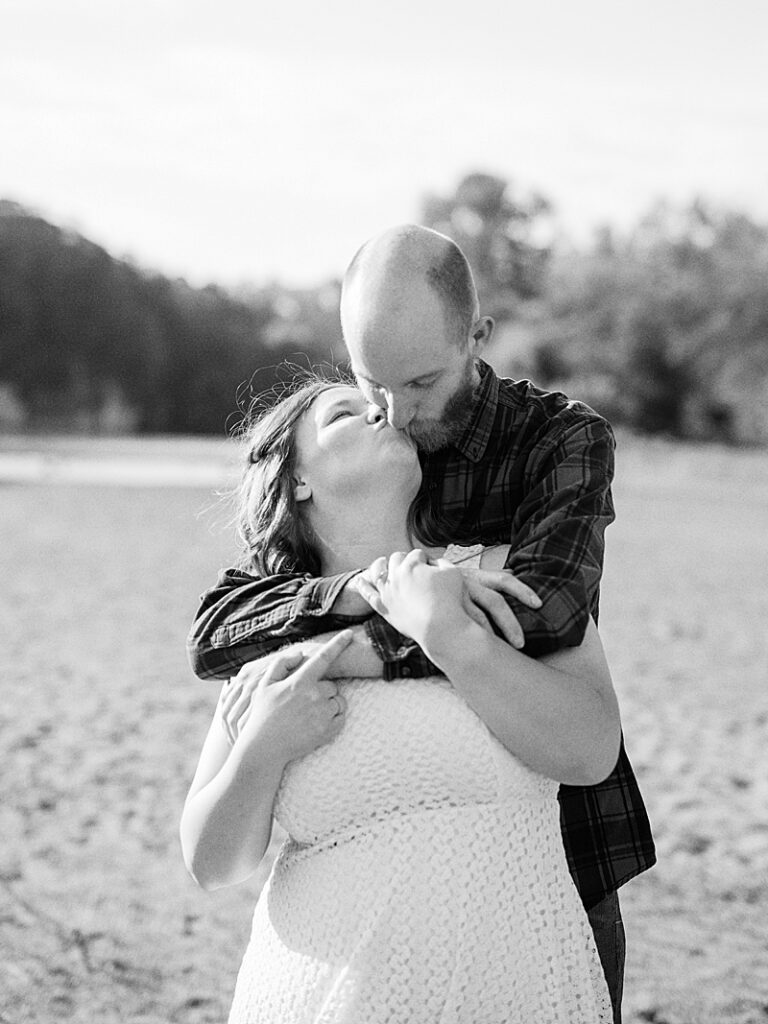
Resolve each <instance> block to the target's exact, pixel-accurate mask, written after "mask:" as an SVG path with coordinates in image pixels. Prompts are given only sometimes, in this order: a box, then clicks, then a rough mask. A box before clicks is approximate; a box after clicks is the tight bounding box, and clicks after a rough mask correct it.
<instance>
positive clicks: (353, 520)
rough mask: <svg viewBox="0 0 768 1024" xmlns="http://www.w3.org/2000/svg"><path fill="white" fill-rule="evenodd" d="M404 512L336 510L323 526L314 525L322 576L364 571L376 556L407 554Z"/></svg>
mask: <svg viewBox="0 0 768 1024" xmlns="http://www.w3.org/2000/svg"><path fill="white" fill-rule="evenodd" d="M407 519H408V517H407V510H403V509H398V508H392V507H391V506H390V507H384V508H382V507H381V506H380V505H379V506H377V507H375V508H369V509H365V508H360V507H355V504H354V503H352V507H351V508H348V509H346V510H343V511H342V510H339V513H338V514H337V515H335V516H329V517H327V519H326V522H325V523H322V522H321V523H317V522H316V523H314V524H313V527H314V532H315V536H316V537H317V539H318V542H319V547H320V560H321V571H322V574H323V576H333V575H336V573H340V572H350V571H351V570H353V569H364V568H365V567H366V566H367V565H370V564H371V562H373V561H374V559H376V558H379V556H380V555H387V556H389V555H391V554H392V552H393V551H410V550H411V548H413V547H414V546H415V542H414V541H413V539H412V538H411V536H410V535H409V533H408V521H407Z"/></svg>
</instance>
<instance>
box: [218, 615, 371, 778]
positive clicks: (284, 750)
mask: <svg viewBox="0 0 768 1024" xmlns="http://www.w3.org/2000/svg"><path fill="white" fill-rule="evenodd" d="M351 640H352V631H351V630H344V631H343V632H341V633H338V634H336V635H335V636H334V637H332V638H331V639H330V640H328V641H327V642H326V643H324V644H322V645H321V646H320V647H319V648H318V650H317V651H315V653H314V654H312V655H311V656H310V657H306V655H305V654H304V653H303V652H302V651H301V650H297V649H293V650H287V651H282V652H279V653H277V654H275V655H273V656H272V657H271V658H270V660H269V663H268V664H267V665H266V667H265V665H264V663H263V662H249V663H248V664H246V665H244V666H243V667H242V668H241V669H240V672H239V673H238V674H237V676H235V677H234V678H233V679H232V680H230V682H229V683H228V684H227V685H226V686H225V687H224V689H223V690H222V695H221V698H220V705H219V708H220V713H221V719H222V723H223V724H224V729H225V731H226V733H227V735H228V737H229V740H230V743H231V744H232V745H233V746H234V745H235V744H240V745H241V746H242V747H244V748H247V747H249V746H251V745H252V744H254V743H255V742H256V741H257V740H258V744H259V747H260V749H261V752H262V753H263V752H264V751H267V750H268V751H270V752H272V753H273V754H274V756H275V757H276V758H277V759H279V760H280V761H281V762H283V763H286V764H287V763H288V761H292V760H294V759H295V758H297V757H303V756H304V755H305V754H309V753H311V752H312V751H313V750H316V749H317V748H318V747H320V746H323V744H325V743H328V742H329V741H330V740H332V739H333V738H334V736H336V735H337V733H338V732H339V731H340V730H341V727H342V725H343V724H344V716H345V712H346V706H347V705H346V701H345V699H344V697H342V695H341V694H340V693H339V687H338V684H337V683H335V682H334V681H332V680H330V679H326V678H325V673H326V672H327V670H328V669H329V668H330V666H331V665H332V663H333V662H334V661H335V659H336V658H337V657H338V656H339V654H340V653H341V652H342V651H343V650H344V649H345V648H346V647H347V646H348V645H349V644H350V642H351Z"/></svg>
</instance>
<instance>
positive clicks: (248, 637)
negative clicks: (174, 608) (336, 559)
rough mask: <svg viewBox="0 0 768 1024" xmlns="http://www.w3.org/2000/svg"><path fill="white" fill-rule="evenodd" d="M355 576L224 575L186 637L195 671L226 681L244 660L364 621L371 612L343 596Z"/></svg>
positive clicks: (238, 572)
mask: <svg viewBox="0 0 768 1024" xmlns="http://www.w3.org/2000/svg"><path fill="white" fill-rule="evenodd" d="M355 575H356V574H355V573H342V574H340V575H338V576H331V577H328V578H327V579H313V578H312V577H311V576H307V575H299V574H297V575H289V574H282V575H279V576H269V577H264V578H262V577H259V576H254V575H253V574H252V573H249V572H245V571H243V570H241V569H226V570H224V571H223V572H222V573H221V574H220V575H219V578H218V580H217V582H216V584H215V586H213V587H212V588H211V589H210V590H208V591H207V592H206V593H205V594H204V595H203V596H202V598H201V602H200V607H199V608H198V611H197V614H196V616H195V620H194V622H193V623H192V628H191V630H190V632H189V636H188V637H187V652H188V654H189V660H190V663H191V665H192V669H193V671H194V672H195V674H196V675H198V676H200V678H201V679H215V678H219V679H224V678H227V677H228V676H231V675H234V674H235V672H237V671H238V669H240V667H241V666H242V665H244V664H245V663H246V662H247V661H253V660H254V659H256V658H260V657H262V656H263V655H265V654H270V653H271V652H272V651H275V650H277V649H278V648H279V647H283V646H284V645H285V644H287V643H290V642H291V641H295V640H304V639H306V638H309V637H313V636H318V635H320V634H321V633H328V632H330V631H332V630H337V629H343V628H345V627H346V626H349V625H351V624H354V623H357V622H361V621H363V620H364V619H366V618H368V617H369V616H370V615H371V609H370V608H367V607H364V602H363V601H362V599H359V598H358V601H357V602H354V603H353V602H352V601H350V598H349V596H348V595H347V594H346V591H347V590H348V589H349V588H348V587H347V584H348V583H349V582H350V581H351V580H352V578H353V577H354V576H355ZM353 599H354V595H353Z"/></svg>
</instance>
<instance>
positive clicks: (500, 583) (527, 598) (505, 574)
mask: <svg viewBox="0 0 768 1024" xmlns="http://www.w3.org/2000/svg"><path fill="white" fill-rule="evenodd" d="M477 578H478V580H479V581H480V582H481V583H484V584H485V586H486V587H490V588H491V589H492V590H496V591H497V592H498V593H500V594H507V595H508V596H509V597H515V598H517V600H518V601H522V602H523V604H527V605H528V607H529V608H541V598H540V597H539V596H538V594H537V593H536V592H535V591H534V590H531V588H530V587H529V586H528V585H527V584H526V583H523V581H522V580H519V579H518V578H517V577H516V576H515V575H514V574H513V573H511V572H510V571H509V570H508V569H499V570H497V571H490V570H486V569H480V571H479V572H478V574H477Z"/></svg>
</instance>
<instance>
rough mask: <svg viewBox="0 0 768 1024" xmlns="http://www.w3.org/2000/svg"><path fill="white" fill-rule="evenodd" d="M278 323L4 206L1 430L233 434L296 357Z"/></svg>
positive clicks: (253, 303) (258, 305)
mask: <svg viewBox="0 0 768 1024" xmlns="http://www.w3.org/2000/svg"><path fill="white" fill-rule="evenodd" d="M274 319H275V311H274V309H273V301H272V299H271V298H270V296H268V295H266V294H264V295H254V296H251V297H249V298H248V299H247V300H245V299H237V298H235V297H233V296H232V295H229V294H228V293H227V292H225V291H224V290H222V289H220V288H217V287H214V286H210V287H206V288H197V289H196V288H191V287H190V286H189V285H188V284H187V283H186V282H184V281H183V280H175V281H174V280H169V279H168V278H166V277H163V276H160V275H157V274H148V273H146V272H144V271H142V270H140V269H139V268H137V267H135V266H132V265H131V264H130V263H127V262H125V261H121V260H117V259H114V258H113V257H112V256H110V255H109V254H108V253H107V252H105V250H104V249H102V248H101V247H99V246H98V245H94V244H93V243H92V242H90V241H88V240H87V239H85V238H83V237H82V236H80V235H79V234H76V233H73V232H69V231H64V230H62V229H60V228H58V227H55V226H53V225H52V224H49V223H47V222H46V221H44V220H42V219H41V218H39V217H37V216H34V215H33V214H31V213H29V212H27V211H25V210H24V209H22V208H21V207H19V206H17V205H16V204H14V203H9V202H2V203H0V428H4V429H9V428H17V429H25V428H26V429H44V430H79V431H91V432H119V433H127V432H153V433H165V432H185V433H209V432H211V433H221V432H222V431H223V430H224V429H225V424H227V423H230V424H231V423H232V422H233V420H234V419H237V417H238V408H239V406H243V405H247V403H248V397H249V395H248V382H249V381H250V380H251V379H253V381H254V387H255V388H257V389H262V388H268V387H269V386H270V385H271V384H272V382H273V381H274V379H275V370H274V368H275V367H276V366H277V365H278V364H280V363H281V362H282V361H283V359H284V357H285V356H290V357H292V358H296V352H297V350H296V347H295V346H290V345H287V346H280V344H277V345H274V344H270V342H269V339H268V328H269V326H270V324H271V323H272V322H273V321H274Z"/></svg>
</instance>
